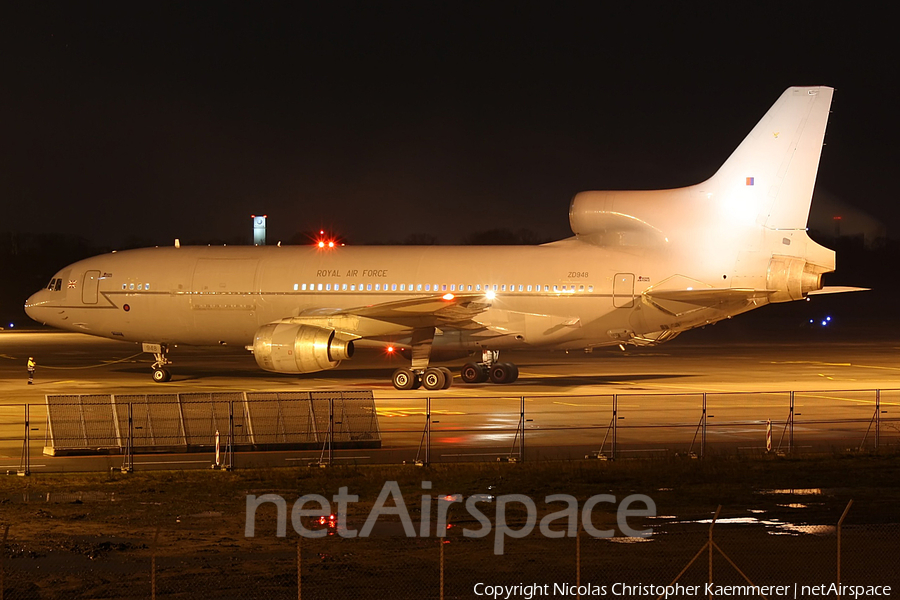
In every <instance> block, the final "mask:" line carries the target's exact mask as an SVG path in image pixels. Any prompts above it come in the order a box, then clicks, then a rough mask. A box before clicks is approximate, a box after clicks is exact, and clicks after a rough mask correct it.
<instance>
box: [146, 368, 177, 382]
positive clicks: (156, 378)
mask: <svg viewBox="0 0 900 600" xmlns="http://www.w3.org/2000/svg"><path fill="white" fill-rule="evenodd" d="M151 376H152V377H153V382H154V383H165V382H167V381H169V380H171V379H172V373H170V372H169V370H168V369H153V374H152V375H151Z"/></svg>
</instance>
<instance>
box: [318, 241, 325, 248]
mask: <svg viewBox="0 0 900 600" xmlns="http://www.w3.org/2000/svg"><path fill="white" fill-rule="evenodd" d="M317 246H319V248H324V247H325V242H319V243H318V244H317Z"/></svg>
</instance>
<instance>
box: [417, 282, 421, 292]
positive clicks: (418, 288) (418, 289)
mask: <svg viewBox="0 0 900 600" xmlns="http://www.w3.org/2000/svg"><path fill="white" fill-rule="evenodd" d="M416 291H417V292H421V291H422V284H421V283H420V284H418V285H417V286H416Z"/></svg>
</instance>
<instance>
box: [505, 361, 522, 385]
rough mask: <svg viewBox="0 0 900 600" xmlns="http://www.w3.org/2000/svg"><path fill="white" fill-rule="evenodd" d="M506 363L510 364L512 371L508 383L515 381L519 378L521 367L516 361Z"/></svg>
mask: <svg viewBox="0 0 900 600" xmlns="http://www.w3.org/2000/svg"><path fill="white" fill-rule="evenodd" d="M506 364H508V365H509V369H510V373H511V374H510V378H509V381H507V382H506V383H512V382H513V381H515V380H516V379H518V378H519V367H517V366H516V364H515V363H506Z"/></svg>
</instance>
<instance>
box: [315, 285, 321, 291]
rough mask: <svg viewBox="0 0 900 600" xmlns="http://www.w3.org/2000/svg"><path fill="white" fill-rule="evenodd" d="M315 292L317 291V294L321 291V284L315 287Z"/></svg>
mask: <svg viewBox="0 0 900 600" xmlns="http://www.w3.org/2000/svg"><path fill="white" fill-rule="evenodd" d="M316 291H319V292H321V291H322V284H321V283H320V284H319V285H318V286H316Z"/></svg>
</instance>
